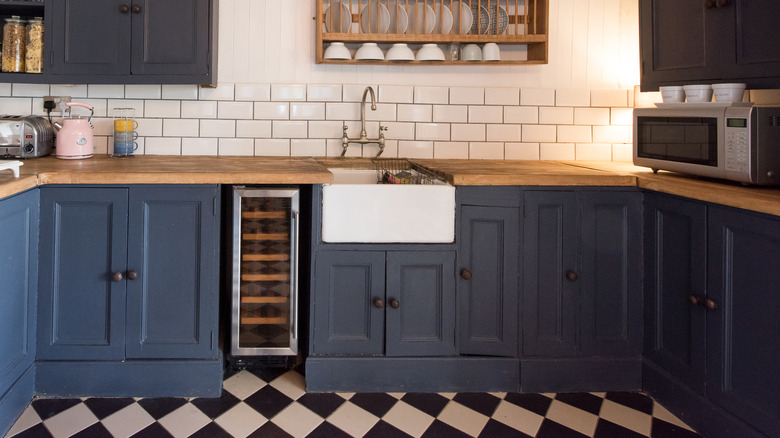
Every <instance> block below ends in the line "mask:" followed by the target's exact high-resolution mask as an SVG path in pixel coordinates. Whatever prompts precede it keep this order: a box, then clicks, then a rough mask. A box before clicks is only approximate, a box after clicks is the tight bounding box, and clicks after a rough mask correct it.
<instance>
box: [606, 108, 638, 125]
mask: <svg viewBox="0 0 780 438" xmlns="http://www.w3.org/2000/svg"><path fill="white" fill-rule="evenodd" d="M610 124H611V125H618V126H621V125H622V126H632V125H633V124H634V110H633V109H631V108H612V118H611V119H610Z"/></svg>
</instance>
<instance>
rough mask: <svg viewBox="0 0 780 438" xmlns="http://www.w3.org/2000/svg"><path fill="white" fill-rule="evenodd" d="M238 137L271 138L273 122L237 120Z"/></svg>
mask: <svg viewBox="0 0 780 438" xmlns="http://www.w3.org/2000/svg"><path fill="white" fill-rule="evenodd" d="M236 137H249V138H271V121H270V120H236Z"/></svg>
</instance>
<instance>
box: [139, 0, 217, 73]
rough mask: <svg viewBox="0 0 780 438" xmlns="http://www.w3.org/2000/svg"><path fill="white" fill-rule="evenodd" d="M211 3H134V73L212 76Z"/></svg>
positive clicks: (207, 0) (149, 0) (189, 0)
mask: <svg viewBox="0 0 780 438" xmlns="http://www.w3.org/2000/svg"><path fill="white" fill-rule="evenodd" d="M210 1H211V0H143V1H138V0H136V1H134V2H133V4H134V5H137V6H140V7H141V12H140V13H138V14H132V15H133V65H132V73H133V74H145V75H149V74H206V73H208V60H209V46H208V45H209V32H208V30H209V3H210Z"/></svg>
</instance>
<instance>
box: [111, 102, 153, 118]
mask: <svg viewBox="0 0 780 438" xmlns="http://www.w3.org/2000/svg"><path fill="white" fill-rule="evenodd" d="M119 108H122V109H121V110H118V109H119ZM126 108H132V109H133V112H132V114H128V115H129V116H131V117H132V118H140V117H143V116H144V101H143V100H126V99H123V100H113V99H109V100H108V102H107V104H106V116H108V117H115V116H118V115H119V114H120V113H123V114H127V110H126Z"/></svg>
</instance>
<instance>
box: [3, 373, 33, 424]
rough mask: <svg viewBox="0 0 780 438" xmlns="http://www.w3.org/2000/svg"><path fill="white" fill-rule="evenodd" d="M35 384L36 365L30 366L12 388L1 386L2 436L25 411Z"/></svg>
mask: <svg viewBox="0 0 780 438" xmlns="http://www.w3.org/2000/svg"><path fill="white" fill-rule="evenodd" d="M34 385H35V367H34V366H32V365H31V366H30V367H29V368H27V371H25V372H24V374H22V375H21V377H19V379H17V380H16V381H15V382H13V383H12V384H11V387H10V388H0V391H2V390H6V391H5V392H4V393H0V436H5V433H6V432H8V429H10V428H11V426H13V425H14V422H16V419H17V418H18V417H19V415H21V414H22V412H24V410H25V408H27V405H29V404H30V400H31V399H32V396H33V386H34Z"/></svg>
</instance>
